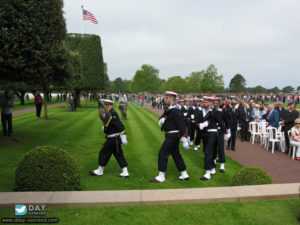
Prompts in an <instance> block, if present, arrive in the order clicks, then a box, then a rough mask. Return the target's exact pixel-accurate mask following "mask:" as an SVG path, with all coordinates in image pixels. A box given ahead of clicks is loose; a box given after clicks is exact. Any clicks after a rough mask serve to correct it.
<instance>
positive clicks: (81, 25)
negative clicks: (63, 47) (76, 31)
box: [81, 5, 83, 38]
mask: <svg viewBox="0 0 300 225" xmlns="http://www.w3.org/2000/svg"><path fill="white" fill-rule="evenodd" d="M81 13H82V17H81V37H82V38H83V5H82V6H81Z"/></svg>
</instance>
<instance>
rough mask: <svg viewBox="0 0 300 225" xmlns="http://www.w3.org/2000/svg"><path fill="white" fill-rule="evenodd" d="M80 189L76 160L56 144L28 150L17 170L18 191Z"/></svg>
mask: <svg viewBox="0 0 300 225" xmlns="http://www.w3.org/2000/svg"><path fill="white" fill-rule="evenodd" d="M79 189H80V175H79V170H78V167H77V164H76V162H75V161H74V159H73V158H72V157H71V156H70V155H69V154H68V153H67V152H65V151H64V150H62V149H60V148H58V147H55V146H37V147H36V148H34V149H32V150H30V151H29V152H27V153H26V154H25V155H24V157H23V159H22V160H21V161H20V162H19V164H18V167H17V170H16V188H15V190H16V191H71V190H79Z"/></svg>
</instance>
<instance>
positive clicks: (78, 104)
mask: <svg viewBox="0 0 300 225" xmlns="http://www.w3.org/2000/svg"><path fill="white" fill-rule="evenodd" d="M80 93H81V90H80V89H75V98H76V104H77V108H80Z"/></svg>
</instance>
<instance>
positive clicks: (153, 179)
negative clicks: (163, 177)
mask: <svg viewBox="0 0 300 225" xmlns="http://www.w3.org/2000/svg"><path fill="white" fill-rule="evenodd" d="M150 182H152V183H162V182H160V181H159V180H156V179H155V178H150Z"/></svg>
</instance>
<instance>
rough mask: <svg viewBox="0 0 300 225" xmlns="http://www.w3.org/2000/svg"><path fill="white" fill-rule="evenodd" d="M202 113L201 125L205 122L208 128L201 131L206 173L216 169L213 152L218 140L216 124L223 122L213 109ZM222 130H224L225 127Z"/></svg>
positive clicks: (204, 110)
mask: <svg viewBox="0 0 300 225" xmlns="http://www.w3.org/2000/svg"><path fill="white" fill-rule="evenodd" d="M202 111H203V116H204V117H203V120H202V123H203V122H205V121H207V122H208V126H207V127H206V128H205V129H204V130H203V148H204V169H205V170H206V171H207V170H211V169H213V168H215V167H216V164H215V163H214V158H213V152H214V147H215V144H216V142H217V138H218V124H223V121H222V119H221V117H220V115H219V114H218V111H217V110H215V109H212V110H211V109H210V110H208V111H207V110H206V109H202ZM206 112H207V113H206ZM222 129H225V127H223V128H222ZM224 132H225V131H224ZM223 141H224V140H223Z"/></svg>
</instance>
